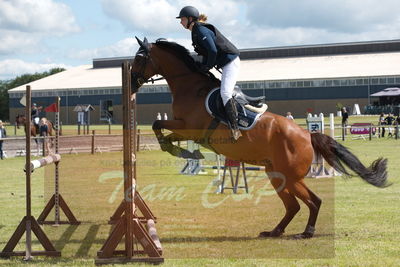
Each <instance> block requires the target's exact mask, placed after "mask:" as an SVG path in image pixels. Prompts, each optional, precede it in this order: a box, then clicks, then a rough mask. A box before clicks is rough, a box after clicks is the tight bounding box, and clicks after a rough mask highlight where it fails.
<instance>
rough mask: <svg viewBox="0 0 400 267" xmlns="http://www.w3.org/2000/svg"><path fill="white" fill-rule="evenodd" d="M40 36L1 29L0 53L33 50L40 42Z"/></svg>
mask: <svg viewBox="0 0 400 267" xmlns="http://www.w3.org/2000/svg"><path fill="white" fill-rule="evenodd" d="M39 40H40V38H39V36H37V35H32V34H26V33H19V32H15V31H7V30H1V29H0V55H6V54H14V53H16V52H18V51H25V52H27V51H29V52H32V48H33V47H36V46H37V45H38V43H39Z"/></svg>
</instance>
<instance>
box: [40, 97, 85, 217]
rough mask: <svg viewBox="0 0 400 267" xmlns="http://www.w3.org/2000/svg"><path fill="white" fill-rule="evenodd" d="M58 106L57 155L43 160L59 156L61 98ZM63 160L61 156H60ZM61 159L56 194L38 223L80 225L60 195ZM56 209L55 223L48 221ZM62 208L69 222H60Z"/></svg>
mask: <svg viewBox="0 0 400 267" xmlns="http://www.w3.org/2000/svg"><path fill="white" fill-rule="evenodd" d="M56 106H57V111H56V114H55V121H54V126H55V132H56V138H55V144H54V145H55V154H53V155H49V156H48V157H46V158H43V159H42V161H43V160H46V159H47V158H49V157H56V158H55V159H57V156H59V154H58V152H59V137H60V130H59V129H60V97H56ZM59 158H61V156H59ZM47 160H50V159H47ZM59 161H60V160H59V159H58V160H55V161H54V163H55V171H54V194H53V196H52V197H51V198H50V199H49V202H47V204H46V206H45V207H44V209H43V211H42V213H41V214H40V215H39V217H38V220H37V221H38V223H40V224H52V225H59V224H73V225H78V224H80V222H79V221H78V220H77V219H76V218H75V216H74V214H73V213H72V211H71V209H70V208H69V207H68V205H67V203H66V202H65V200H64V198H63V197H62V195H61V194H60V175H59V165H58V164H59ZM53 207H54V221H48V220H46V218H47V216H48V215H49V214H50V212H51V210H52V209H53ZM60 208H61V210H62V211H64V214H65V216H66V217H67V219H68V220H67V221H61V220H60Z"/></svg>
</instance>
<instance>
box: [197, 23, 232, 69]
mask: <svg viewBox="0 0 400 267" xmlns="http://www.w3.org/2000/svg"><path fill="white" fill-rule="evenodd" d="M192 42H193V46H194V50H195V51H196V52H197V53H198V54H199V55H202V56H203V64H204V65H206V66H207V68H209V69H211V68H212V67H214V66H216V67H217V68H218V69H219V68H222V67H224V66H225V65H226V64H228V63H229V62H231V61H232V60H234V59H235V58H236V57H238V56H239V50H238V49H237V48H236V47H235V46H234V45H233V44H232V43H231V42H230V41H229V40H228V39H227V38H226V37H225V36H223V35H222V34H221V33H220V32H219V31H218V30H217V29H216V28H215V27H214V26H213V25H211V24H206V23H200V22H196V23H195V24H194V25H193V28H192Z"/></svg>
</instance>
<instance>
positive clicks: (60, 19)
mask: <svg viewBox="0 0 400 267" xmlns="http://www.w3.org/2000/svg"><path fill="white" fill-rule="evenodd" d="M0 28H2V29H8V30H15V31H20V32H41V33H44V32H45V33H50V34H52V35H62V34H65V33H69V32H76V31H78V30H79V27H78V25H77V24H76V21H75V17H74V16H73V14H72V12H71V10H70V8H69V7H68V6H67V5H65V4H63V3H59V2H54V1H53V0H12V1H6V0H1V1H0Z"/></svg>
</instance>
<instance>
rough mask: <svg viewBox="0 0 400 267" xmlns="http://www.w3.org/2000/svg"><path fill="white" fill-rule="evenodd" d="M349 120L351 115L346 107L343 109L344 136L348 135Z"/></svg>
mask: <svg viewBox="0 0 400 267" xmlns="http://www.w3.org/2000/svg"><path fill="white" fill-rule="evenodd" d="M348 119H349V113H347V110H346V108H345V107H343V108H342V127H343V128H344V134H347V124H348Z"/></svg>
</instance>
